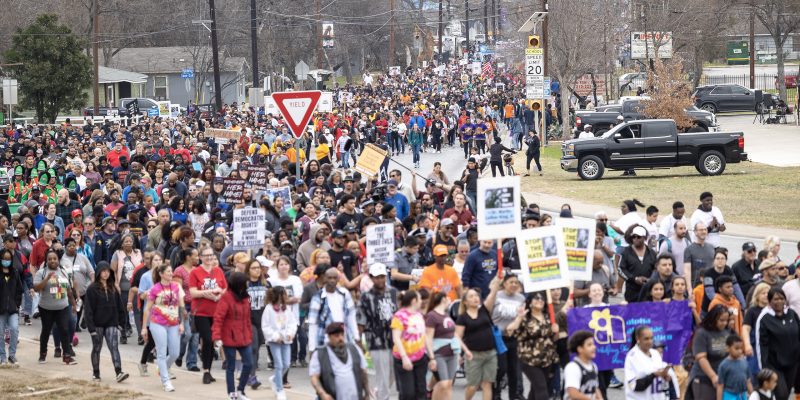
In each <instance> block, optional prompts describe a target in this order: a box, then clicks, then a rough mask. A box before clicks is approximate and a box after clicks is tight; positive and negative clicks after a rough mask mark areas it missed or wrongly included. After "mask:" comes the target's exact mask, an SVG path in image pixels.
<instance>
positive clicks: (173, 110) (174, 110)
mask: <svg viewBox="0 0 800 400" xmlns="http://www.w3.org/2000/svg"><path fill="white" fill-rule="evenodd" d="M180 115H181V105H180V104H170V105H169V117H170V118H178V117H179V116H180Z"/></svg>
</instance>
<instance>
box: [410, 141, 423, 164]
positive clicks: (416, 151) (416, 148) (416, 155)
mask: <svg viewBox="0 0 800 400" xmlns="http://www.w3.org/2000/svg"><path fill="white" fill-rule="evenodd" d="M420 148H422V145H421V144H416V143H415V144H413V145H411V150H412V151H413V152H414V157H413V160H414V163H415V164H416V163H418V162H419V150H420Z"/></svg>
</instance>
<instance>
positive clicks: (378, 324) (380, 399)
mask: <svg viewBox="0 0 800 400" xmlns="http://www.w3.org/2000/svg"><path fill="white" fill-rule="evenodd" d="M369 277H370V279H371V280H372V289H370V290H369V291H367V292H364V293H363V294H361V302H360V303H359V313H358V326H359V328H361V330H362V331H363V332H364V335H365V337H366V339H367V350H369V353H370V354H371V355H372V364H373V365H374V366H375V368H376V370H375V377H376V380H377V382H376V383H375V388H376V393H375V398H376V400H388V399H389V393H390V388H391V387H392V386H393V385H394V382H393V381H394V379H393V378H394V372H393V371H392V370H393V368H392V366H393V364H394V363H393V362H392V330H391V328H390V327H389V326H390V324H391V322H392V316H393V315H394V313H395V311H397V290H396V289H395V288H393V287H390V286H387V285H386V266H385V265H383V264H381V263H375V264H373V265H371V266H370V267H369Z"/></svg>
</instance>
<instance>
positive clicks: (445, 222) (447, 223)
mask: <svg viewBox="0 0 800 400" xmlns="http://www.w3.org/2000/svg"><path fill="white" fill-rule="evenodd" d="M450 225H453V220H452V219H450V218H442V222H439V226H450Z"/></svg>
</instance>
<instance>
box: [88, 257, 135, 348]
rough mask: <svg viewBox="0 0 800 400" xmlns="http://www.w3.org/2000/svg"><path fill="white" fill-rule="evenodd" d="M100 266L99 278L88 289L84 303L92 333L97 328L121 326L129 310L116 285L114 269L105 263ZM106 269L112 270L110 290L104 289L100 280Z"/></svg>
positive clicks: (109, 279)
mask: <svg viewBox="0 0 800 400" xmlns="http://www.w3.org/2000/svg"><path fill="white" fill-rule="evenodd" d="M98 267H99V268H98V270H97V275H96V276H97V279H98V280H96V281H95V283H93V284H91V285H90V286H89V288H88V289H87V290H86V301H85V302H84V304H83V307H84V309H83V319H84V321H85V322H86V327H87V329H88V330H89V332H90V333H92V332H94V331H95V329H96V328H110V327H115V326H120V325H121V324H122V322H123V321H125V318H126V317H127V315H126V314H127V310H126V309H125V306H124V305H123V304H122V296H121V295H120V293H119V292H118V291H117V290H116V289H115V287H114V282H115V280H114V279H115V276H114V270H112V269H111V268H110V267H109V266H108V265H107V264H105V263H102V264H100V266H98ZM106 269H107V270H109V272H111V274H110V275H109V278H108V282H110V285H109V290H103V288H102V287H101V286H100V283H99V282H98V281H99V279H100V273H101V272H102V271H103V270H106Z"/></svg>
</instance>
